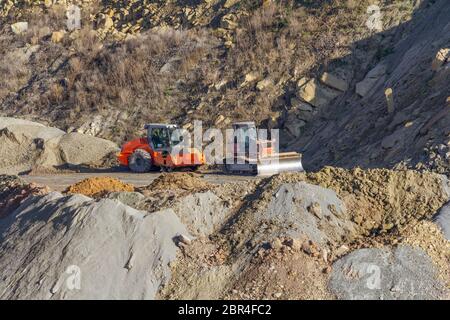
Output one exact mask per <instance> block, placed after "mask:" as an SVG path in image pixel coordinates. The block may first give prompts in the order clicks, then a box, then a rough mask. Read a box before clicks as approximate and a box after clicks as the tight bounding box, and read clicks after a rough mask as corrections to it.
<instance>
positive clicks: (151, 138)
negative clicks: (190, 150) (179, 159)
mask: <svg viewBox="0 0 450 320" xmlns="http://www.w3.org/2000/svg"><path fill="white" fill-rule="evenodd" d="M145 129H146V130H147V137H148V143H149V145H150V146H151V147H152V149H153V150H157V151H160V150H166V151H169V150H170V149H171V148H172V147H173V146H175V145H177V144H179V143H180V142H181V141H182V136H180V134H179V132H176V130H178V129H179V128H178V126H177V125H174V124H159V123H151V124H146V125H145Z"/></svg>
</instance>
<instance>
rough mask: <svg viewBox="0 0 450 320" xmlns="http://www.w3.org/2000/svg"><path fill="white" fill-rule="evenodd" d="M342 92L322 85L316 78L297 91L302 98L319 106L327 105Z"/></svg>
mask: <svg viewBox="0 0 450 320" xmlns="http://www.w3.org/2000/svg"><path fill="white" fill-rule="evenodd" d="M340 94H341V93H340V92H339V91H336V90H333V89H330V88H329V87H326V86H323V85H320V83H318V81H317V80H316V79H312V80H309V81H308V82H307V83H305V84H304V85H302V86H300V88H299V90H298V92H297V96H298V97H299V98H300V99H302V100H303V101H305V102H307V103H309V104H311V105H313V106H315V107H318V108H320V107H323V106H325V105H327V104H328V103H330V102H331V101H332V100H333V99H335V98H336V97H337V96H339V95H340Z"/></svg>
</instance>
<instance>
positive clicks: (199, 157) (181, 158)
mask: <svg viewBox="0 0 450 320" xmlns="http://www.w3.org/2000/svg"><path fill="white" fill-rule="evenodd" d="M145 129H146V130H147V136H146V137H142V138H138V139H135V140H132V141H129V142H127V143H125V144H124V145H123V147H122V150H121V152H120V153H119V155H118V159H119V162H120V164H121V165H123V166H126V167H129V168H130V169H131V171H133V172H139V173H142V172H149V171H151V170H153V169H157V168H159V169H161V170H162V171H172V170H173V169H176V168H190V169H192V170H195V169H197V168H198V167H199V166H201V165H203V164H205V157H204V155H203V153H202V152H201V151H199V150H197V149H195V148H188V149H187V152H186V149H184V150H183V151H181V152H172V151H173V148H174V147H175V146H176V145H179V144H180V143H181V141H182V137H179V138H177V135H176V134H173V133H174V131H175V130H178V127H177V126H176V125H174V124H158V123H152V124H147V125H145Z"/></svg>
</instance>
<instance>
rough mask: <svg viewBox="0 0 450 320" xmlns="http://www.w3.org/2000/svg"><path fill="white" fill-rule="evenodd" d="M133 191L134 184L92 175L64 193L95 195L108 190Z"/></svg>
mask: <svg viewBox="0 0 450 320" xmlns="http://www.w3.org/2000/svg"><path fill="white" fill-rule="evenodd" d="M120 191H128V192H132V191H134V186H133V185H131V184H127V183H123V182H122V181H120V180H117V179H114V178H110V177H94V178H88V179H85V180H83V181H80V182H78V183H76V184H74V185H71V186H70V187H68V188H67V190H66V193H79V194H84V195H85V196H97V195H101V194H105V193H108V192H120Z"/></svg>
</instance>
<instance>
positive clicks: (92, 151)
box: [59, 132, 118, 165]
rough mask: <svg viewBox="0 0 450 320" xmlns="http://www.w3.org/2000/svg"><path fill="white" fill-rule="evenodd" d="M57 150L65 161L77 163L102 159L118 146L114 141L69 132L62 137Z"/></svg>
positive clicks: (116, 149)
mask: <svg viewBox="0 0 450 320" xmlns="http://www.w3.org/2000/svg"><path fill="white" fill-rule="evenodd" d="M59 150H60V151H61V157H62V160H63V161H64V162H65V163H68V164H75V165H77V164H83V163H89V162H94V161H97V160H99V159H102V158H104V157H105V156H106V155H108V154H110V153H111V152H114V151H118V148H117V145H116V144H115V143H114V142H111V141H108V140H105V139H101V138H97V137H92V136H90V135H85V134H81V133H78V132H71V133H68V134H66V135H64V136H63V137H62V139H61V140H60V142H59Z"/></svg>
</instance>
